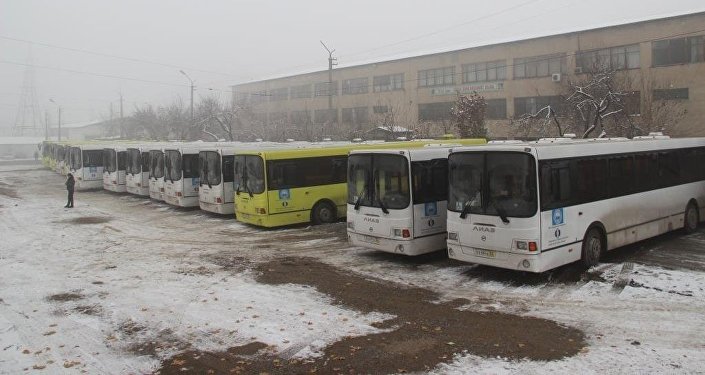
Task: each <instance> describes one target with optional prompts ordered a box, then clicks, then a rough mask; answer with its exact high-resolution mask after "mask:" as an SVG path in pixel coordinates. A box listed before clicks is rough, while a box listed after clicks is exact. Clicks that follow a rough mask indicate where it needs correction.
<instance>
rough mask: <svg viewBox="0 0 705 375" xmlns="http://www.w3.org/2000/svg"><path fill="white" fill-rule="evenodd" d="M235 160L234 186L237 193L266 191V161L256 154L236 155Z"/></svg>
mask: <svg viewBox="0 0 705 375" xmlns="http://www.w3.org/2000/svg"><path fill="white" fill-rule="evenodd" d="M234 159H235V162H234V164H235V165H234V176H233V186H234V188H235V192H236V193H240V192H242V191H244V192H247V193H249V194H261V193H263V192H264V161H263V160H262V158H261V157H259V156H256V155H236V156H235V158H234Z"/></svg>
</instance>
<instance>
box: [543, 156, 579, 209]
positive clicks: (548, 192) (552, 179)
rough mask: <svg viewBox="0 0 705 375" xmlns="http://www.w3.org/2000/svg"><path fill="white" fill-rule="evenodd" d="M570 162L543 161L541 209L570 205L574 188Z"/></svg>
mask: <svg viewBox="0 0 705 375" xmlns="http://www.w3.org/2000/svg"><path fill="white" fill-rule="evenodd" d="M570 177H571V173H570V164H569V163H568V162H543V163H542V165H541V176H540V178H541V206H542V207H541V209H542V210H546V209H553V208H559V207H565V206H569V205H570V204H572V203H573V201H574V199H573V193H572V192H573V188H572V186H571V185H572V183H573V181H572V180H571V178H570Z"/></svg>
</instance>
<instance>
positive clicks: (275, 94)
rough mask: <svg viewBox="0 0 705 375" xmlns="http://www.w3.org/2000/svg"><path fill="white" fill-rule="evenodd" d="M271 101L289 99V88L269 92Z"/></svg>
mask: <svg viewBox="0 0 705 375" xmlns="http://www.w3.org/2000/svg"><path fill="white" fill-rule="evenodd" d="M269 94H270V95H269V101H270V102H277V101H282V100H287V99H289V89H288V88H286V87H283V88H280V89H274V90H272V91H270V93H269Z"/></svg>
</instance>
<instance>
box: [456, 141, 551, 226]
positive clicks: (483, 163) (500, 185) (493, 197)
mask: <svg viewBox="0 0 705 375" xmlns="http://www.w3.org/2000/svg"><path fill="white" fill-rule="evenodd" d="M448 165H449V172H448V173H449V180H450V187H449V191H450V194H449V197H448V210H450V211H454V212H463V213H471V214H482V215H492V216H500V217H501V218H502V221H505V222H507V221H508V219H507V218H508V217H531V216H533V215H534V214H536V209H537V206H538V204H537V195H536V166H535V161H534V159H533V157H532V156H531V155H528V154H525V153H519V152H465V153H455V154H451V155H450V157H449V158H448Z"/></svg>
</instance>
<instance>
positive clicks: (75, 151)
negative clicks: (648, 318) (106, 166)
mask: <svg viewBox="0 0 705 375" xmlns="http://www.w3.org/2000/svg"><path fill="white" fill-rule="evenodd" d="M70 164H71V169H81V167H82V165H81V149H80V148H78V147H71V163H70Z"/></svg>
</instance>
